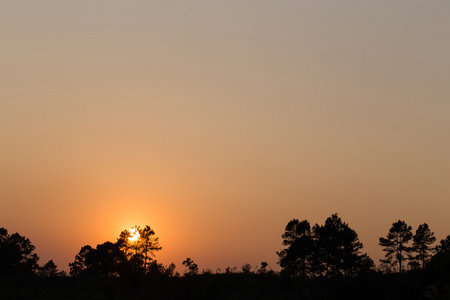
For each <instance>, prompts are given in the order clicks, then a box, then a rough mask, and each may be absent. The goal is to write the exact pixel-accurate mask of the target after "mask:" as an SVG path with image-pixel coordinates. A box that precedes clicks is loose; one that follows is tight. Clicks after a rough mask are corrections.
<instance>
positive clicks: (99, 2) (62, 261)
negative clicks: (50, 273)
mask: <svg viewBox="0 0 450 300" xmlns="http://www.w3.org/2000/svg"><path fill="white" fill-rule="evenodd" d="M449 16H450V1H447V0H446V1H419V0H408V1H406V0H398V1H392V0H389V1H387V0H376V1H364V0H362V1H361V0H359V1H355V0H353V1H350V0H342V1H334V0H333V1H331V0H324V1H301V0H298V1H283V0H281V1H273V0H272V1H268V0H259V1H248V0H239V1H237V0H236V1H235V0H231V1H212V0H209V1H206V0H191V1H188V0H185V1H175V0H174V1H168V0H159V1H153V0H129V1H124V0H121V1H118V0H108V1H106V0H41V1H36V0H3V1H1V9H0V227H5V228H7V229H8V230H9V231H10V232H11V233H12V232H19V233H20V234H22V235H24V236H26V237H28V238H30V239H31V241H32V243H33V244H34V245H36V252H37V254H38V255H39V256H40V257H41V260H40V263H41V264H43V263H45V262H46V261H48V260H49V259H53V260H54V262H55V263H56V264H57V265H58V267H59V268H60V269H65V270H68V263H69V262H72V261H73V260H74V257H75V255H76V254H77V252H78V251H79V250H80V248H81V247H82V246H83V245H87V244H89V245H92V246H96V245H97V244H99V243H103V242H105V241H108V240H109V241H115V240H116V239H117V237H118V236H119V233H120V232H121V231H122V230H124V229H127V228H130V227H131V226H134V225H140V226H145V225H150V226H151V227H152V228H153V229H154V230H155V232H156V235H157V236H159V237H160V244H161V246H162V247H163V250H162V251H160V252H159V253H157V256H156V259H157V260H158V261H159V262H162V263H164V264H169V263H171V262H174V263H175V264H176V265H177V266H178V269H179V270H181V271H182V270H183V268H182V265H181V262H182V261H183V260H184V259H185V258H186V257H191V258H192V259H193V260H194V261H195V262H196V263H197V264H198V265H199V268H200V269H202V268H211V269H213V270H214V271H215V270H216V268H221V269H222V270H224V269H225V268H226V267H227V266H231V267H234V266H237V267H240V266H242V265H243V264H244V263H251V264H252V265H259V264H260V263H261V261H267V262H268V263H269V266H270V267H272V268H273V269H279V267H278V266H277V265H276V261H277V256H276V251H278V250H280V249H281V248H282V244H281V242H282V239H281V234H282V233H283V231H284V227H285V225H286V224H287V223H288V221H289V220H291V219H293V218H297V219H300V220H303V219H307V220H309V221H310V222H311V223H312V224H315V223H319V224H323V223H324V221H325V219H326V218H327V217H329V216H330V215H331V214H332V213H336V212H337V213H338V214H339V216H340V217H341V218H342V219H343V221H345V222H347V223H349V226H350V227H351V228H353V229H354V230H355V231H356V232H357V233H358V234H359V238H360V240H361V241H362V243H363V244H364V249H363V250H364V251H366V252H367V253H368V254H369V255H370V256H371V257H372V258H373V259H374V261H375V262H376V263H378V260H379V259H380V258H381V257H382V255H383V253H382V251H381V247H380V246H379V245H378V238H379V237H381V236H385V235H386V234H387V232H388V230H389V228H390V227H391V225H392V223H393V222H395V221H397V220H399V219H401V220H405V221H406V222H407V223H408V224H409V225H411V226H412V227H413V230H415V229H416V228H417V227H418V225H419V224H421V223H424V222H426V223H427V224H428V225H429V226H430V228H431V230H432V231H434V232H435V235H436V237H437V239H438V241H439V240H440V239H442V238H444V237H445V236H447V235H449V234H450V217H449V214H450V182H449V181H450V17H449Z"/></svg>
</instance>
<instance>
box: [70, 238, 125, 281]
mask: <svg viewBox="0 0 450 300" xmlns="http://www.w3.org/2000/svg"><path fill="white" fill-rule="evenodd" d="M126 263H127V261H126V258H125V254H124V253H123V252H122V251H121V250H120V248H119V246H118V245H117V244H115V243H111V242H105V243H103V244H99V245H97V247H96V248H95V249H94V248H92V247H91V246H89V245H87V246H83V247H82V248H81V250H80V252H78V254H77V255H76V256H75V260H74V262H73V263H70V264H69V267H70V275H72V276H86V275H97V276H105V277H111V276H118V275H119V274H120V273H121V272H123V270H124V269H125V268H126V267H127V266H126Z"/></svg>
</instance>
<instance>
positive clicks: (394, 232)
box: [380, 220, 413, 273]
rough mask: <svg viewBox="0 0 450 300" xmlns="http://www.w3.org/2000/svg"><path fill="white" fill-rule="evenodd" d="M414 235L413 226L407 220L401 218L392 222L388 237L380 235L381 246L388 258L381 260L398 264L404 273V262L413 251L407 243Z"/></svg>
mask: <svg viewBox="0 0 450 300" xmlns="http://www.w3.org/2000/svg"><path fill="white" fill-rule="evenodd" d="M412 236H413V234H412V228H411V226H408V224H406V223H405V221H400V220H399V221H397V222H396V223H394V224H392V227H391V228H390V229H389V233H388V235H387V237H386V238H383V237H380V246H382V247H383V251H385V252H386V255H385V257H386V259H384V260H381V262H382V263H385V264H388V265H391V266H395V265H398V270H399V273H402V270H403V262H404V261H405V260H406V259H407V257H408V254H409V253H410V252H411V247H409V246H408V245H407V244H408V242H409V241H410V240H411V239H412Z"/></svg>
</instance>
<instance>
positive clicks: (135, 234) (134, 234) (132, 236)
mask: <svg viewBox="0 0 450 300" xmlns="http://www.w3.org/2000/svg"><path fill="white" fill-rule="evenodd" d="M128 232H129V233H130V237H129V238H128V240H129V241H130V242H136V241H137V240H138V239H139V236H140V234H139V231H138V230H137V229H136V228H130V229H128Z"/></svg>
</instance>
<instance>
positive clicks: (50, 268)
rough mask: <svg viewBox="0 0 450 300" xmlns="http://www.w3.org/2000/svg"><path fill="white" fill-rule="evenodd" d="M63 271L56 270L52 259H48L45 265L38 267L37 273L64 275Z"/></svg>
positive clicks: (54, 275) (51, 275) (52, 275)
mask: <svg viewBox="0 0 450 300" xmlns="http://www.w3.org/2000/svg"><path fill="white" fill-rule="evenodd" d="M65 274H66V273H65V272H64V271H58V268H57V266H56V264H55V263H54V262H53V260H49V261H48V262H47V263H45V265H43V266H42V267H40V268H39V275H40V276H45V277H56V276H65Z"/></svg>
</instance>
